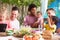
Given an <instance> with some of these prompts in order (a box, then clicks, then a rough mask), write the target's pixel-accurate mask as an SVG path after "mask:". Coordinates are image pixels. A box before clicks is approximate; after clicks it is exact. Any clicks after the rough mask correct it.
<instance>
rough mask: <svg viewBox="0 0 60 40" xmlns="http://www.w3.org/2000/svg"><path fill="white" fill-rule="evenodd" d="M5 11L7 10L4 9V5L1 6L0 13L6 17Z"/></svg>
mask: <svg viewBox="0 0 60 40" xmlns="http://www.w3.org/2000/svg"><path fill="white" fill-rule="evenodd" d="M6 13H7V10H6V8H5V7H2V8H1V9H0V15H4V18H5V19H6V16H7V15H6Z"/></svg>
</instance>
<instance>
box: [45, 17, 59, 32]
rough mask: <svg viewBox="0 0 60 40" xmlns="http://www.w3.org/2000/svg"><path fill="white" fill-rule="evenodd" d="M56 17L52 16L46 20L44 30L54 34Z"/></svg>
mask: <svg viewBox="0 0 60 40" xmlns="http://www.w3.org/2000/svg"><path fill="white" fill-rule="evenodd" d="M57 21H58V20H57V17H56V16H52V17H51V18H50V19H49V18H48V24H46V25H45V28H46V30H49V31H51V32H52V33H54V32H55V31H56V24H57Z"/></svg>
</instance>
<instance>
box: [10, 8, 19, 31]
mask: <svg viewBox="0 0 60 40" xmlns="http://www.w3.org/2000/svg"><path fill="white" fill-rule="evenodd" d="M17 16H18V8H17V7H13V8H12V11H11V15H10V24H11V27H12V28H13V30H19V29H20V25H19V21H18V20H17Z"/></svg>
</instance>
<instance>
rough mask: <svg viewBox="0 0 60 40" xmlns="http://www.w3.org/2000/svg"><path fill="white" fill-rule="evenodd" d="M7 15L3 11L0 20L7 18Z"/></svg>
mask: <svg viewBox="0 0 60 40" xmlns="http://www.w3.org/2000/svg"><path fill="white" fill-rule="evenodd" d="M5 17H6V16H5V14H1V13H0V21H3V20H5Z"/></svg>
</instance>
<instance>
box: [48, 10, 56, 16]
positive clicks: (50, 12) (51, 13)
mask: <svg viewBox="0 0 60 40" xmlns="http://www.w3.org/2000/svg"><path fill="white" fill-rule="evenodd" d="M47 14H48V16H49V17H51V16H55V12H54V11H53V10H48V11H47Z"/></svg>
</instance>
